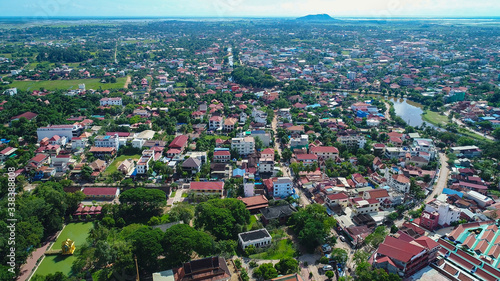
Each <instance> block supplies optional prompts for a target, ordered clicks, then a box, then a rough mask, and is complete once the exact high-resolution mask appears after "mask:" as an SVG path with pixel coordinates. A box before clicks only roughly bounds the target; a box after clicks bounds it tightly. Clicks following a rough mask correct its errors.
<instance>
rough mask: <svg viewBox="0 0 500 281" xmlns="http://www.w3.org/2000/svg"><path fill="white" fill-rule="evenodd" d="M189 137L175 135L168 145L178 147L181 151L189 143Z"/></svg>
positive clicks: (172, 147)
mask: <svg viewBox="0 0 500 281" xmlns="http://www.w3.org/2000/svg"><path fill="white" fill-rule="evenodd" d="M188 139H189V138H188V137H187V136H185V135H180V136H177V137H175V138H174V139H173V140H172V142H171V143H170V144H169V145H168V147H169V148H170V149H178V150H180V151H181V152H182V151H183V150H184V148H186V146H187V143H188Z"/></svg>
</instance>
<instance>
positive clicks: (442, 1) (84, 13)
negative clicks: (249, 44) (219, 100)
mask: <svg viewBox="0 0 500 281" xmlns="http://www.w3.org/2000/svg"><path fill="white" fill-rule="evenodd" d="M307 14H329V15H330V16H332V17H348V16H355V17H356V16H358V17H384V18H390V17H467V18H470V17H498V16H499V15H500V3H499V1H498V0H481V1H471V0H351V1H344V0H307V1H304V0H276V1H268V0H208V1H207V0H184V1H178V0H175V1H174V0H145V1H136V0H120V1H117V0H106V1H102V0H87V1H78V2H77V1H71V0H44V1H42V0H36V1H32V0H17V1H15V2H14V1H8V0H0V16H3V17H6V16H16V17H26V18H51V17H68V16H71V17H228V18H229V17H300V16H305V15H307Z"/></svg>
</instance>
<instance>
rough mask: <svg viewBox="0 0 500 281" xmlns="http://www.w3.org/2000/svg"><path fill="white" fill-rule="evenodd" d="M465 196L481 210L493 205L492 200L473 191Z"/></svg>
mask: <svg viewBox="0 0 500 281" xmlns="http://www.w3.org/2000/svg"><path fill="white" fill-rule="evenodd" d="M465 196H466V197H467V198H469V199H471V200H474V201H475V202H476V203H477V205H478V206H479V207H481V208H486V207H488V206H490V205H492V204H494V203H495V201H493V199H491V198H489V197H488V196H485V195H483V194H481V193H479V192H476V191H474V190H471V191H469V192H467V193H466V195H465Z"/></svg>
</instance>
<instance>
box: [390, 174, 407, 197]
mask: <svg viewBox="0 0 500 281" xmlns="http://www.w3.org/2000/svg"><path fill="white" fill-rule="evenodd" d="M388 184H389V186H390V187H392V188H394V189H396V190H399V191H400V192H402V193H408V192H410V179H409V178H407V177H405V176H404V175H402V174H397V175H392V177H390V178H389V182H388Z"/></svg>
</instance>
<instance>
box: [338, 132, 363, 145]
mask: <svg viewBox="0 0 500 281" xmlns="http://www.w3.org/2000/svg"><path fill="white" fill-rule="evenodd" d="M337 141H338V142H340V143H341V144H343V145H345V146H347V147H358V148H363V147H365V144H366V138H365V137H364V136H362V135H359V134H347V135H342V136H339V137H338V138H337Z"/></svg>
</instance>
